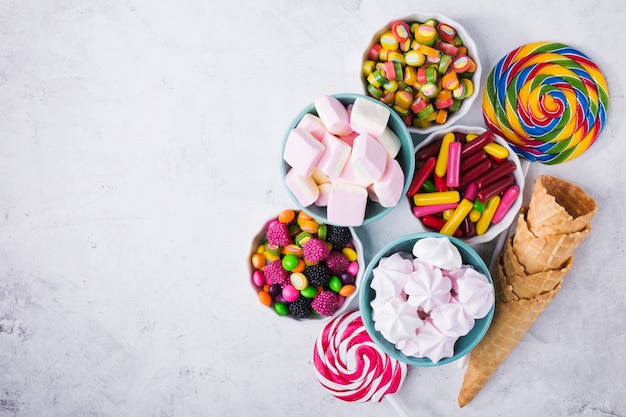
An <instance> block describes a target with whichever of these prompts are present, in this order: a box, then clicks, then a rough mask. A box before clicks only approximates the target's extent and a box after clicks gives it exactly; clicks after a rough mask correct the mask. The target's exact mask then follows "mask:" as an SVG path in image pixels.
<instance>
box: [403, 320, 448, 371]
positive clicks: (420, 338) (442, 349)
mask: <svg viewBox="0 0 626 417" xmlns="http://www.w3.org/2000/svg"><path fill="white" fill-rule="evenodd" d="M457 340H458V337H450V336H446V335H445V334H443V333H442V332H441V331H440V330H439V329H438V328H437V327H435V325H434V324H433V322H432V320H431V319H426V320H424V321H423V324H422V327H420V328H419V329H418V330H417V332H416V335H415V338H414V339H413V340H412V341H411V342H412V343H414V344H415V347H416V349H417V351H418V353H417V354H416V355H413V356H417V357H421V358H428V359H430V360H431V361H432V362H433V363H437V362H439V361H440V360H441V359H443V358H449V357H450V356H453V355H454V344H455V343H456V341H457Z"/></svg>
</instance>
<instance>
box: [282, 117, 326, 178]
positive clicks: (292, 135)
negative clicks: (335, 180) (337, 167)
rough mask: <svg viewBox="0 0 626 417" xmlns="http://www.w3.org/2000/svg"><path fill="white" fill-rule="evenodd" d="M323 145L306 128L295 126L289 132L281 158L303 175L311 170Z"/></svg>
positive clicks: (320, 153)
mask: <svg viewBox="0 0 626 417" xmlns="http://www.w3.org/2000/svg"><path fill="white" fill-rule="evenodd" d="M323 152H324V145H322V144H321V142H320V141H318V140H317V139H315V138H314V137H313V135H311V134H310V133H309V132H307V131H306V130H304V129H302V128H300V127H296V128H295V129H292V130H291V132H289V136H288V137H287V141H286V143H285V151H284V152H283V159H284V160H285V162H287V163H288V164H289V165H290V166H291V167H292V168H293V169H295V170H296V171H298V173H299V174H300V175H302V176H303V177H308V176H309V175H311V173H312V172H313V169H314V168H315V166H316V165H317V162H318V161H319V159H320V157H321V156H322V153H323Z"/></svg>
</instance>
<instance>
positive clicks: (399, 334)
mask: <svg viewBox="0 0 626 417" xmlns="http://www.w3.org/2000/svg"><path fill="white" fill-rule="evenodd" d="M420 327H422V320H421V319H420V318H419V317H418V316H417V311H416V309H415V308H414V307H412V306H411V305H409V304H408V303H406V302H404V300H399V299H398V298H392V299H390V300H388V301H387V302H386V303H384V304H383V305H382V307H381V308H379V309H378V311H377V313H376V320H375V321H374V328H375V329H376V330H378V331H379V332H380V333H381V334H382V335H383V337H384V338H385V339H387V340H388V341H390V342H391V343H393V344H396V343H398V342H399V341H401V340H403V339H408V338H411V337H414V336H415V332H416V330H417V329H419V328H420Z"/></svg>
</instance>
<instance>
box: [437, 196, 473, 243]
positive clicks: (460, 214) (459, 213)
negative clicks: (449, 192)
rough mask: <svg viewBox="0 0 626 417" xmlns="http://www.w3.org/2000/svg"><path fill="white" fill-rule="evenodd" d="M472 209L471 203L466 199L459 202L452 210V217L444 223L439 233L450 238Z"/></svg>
mask: <svg viewBox="0 0 626 417" xmlns="http://www.w3.org/2000/svg"><path fill="white" fill-rule="evenodd" d="M473 207H474V204H473V203H472V202H471V201H469V200H466V199H463V200H461V202H460V203H459V205H458V206H456V208H455V209H454V212H453V213H452V216H450V218H449V219H448V220H447V221H446V224H444V225H443V227H442V228H441V230H440V231H439V233H441V234H443V235H448V236H452V235H453V234H454V232H456V229H458V228H459V226H460V225H461V222H462V221H463V219H465V217H466V216H467V215H468V214H469V212H470V211H472V208H473Z"/></svg>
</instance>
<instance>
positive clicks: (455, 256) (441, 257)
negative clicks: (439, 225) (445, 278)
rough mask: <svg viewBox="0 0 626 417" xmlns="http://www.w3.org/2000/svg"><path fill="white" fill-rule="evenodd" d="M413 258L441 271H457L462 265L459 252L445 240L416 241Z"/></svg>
mask: <svg viewBox="0 0 626 417" xmlns="http://www.w3.org/2000/svg"><path fill="white" fill-rule="evenodd" d="M413 256H415V257H416V258H418V259H421V260H422V261H424V262H428V263H430V264H432V265H433V266H436V267H439V268H441V269H458V268H460V267H461V265H462V264H463V260H462V259H461V253H460V252H459V250H458V249H457V248H456V246H454V245H453V244H452V242H450V240H449V239H445V238H436V237H427V238H424V239H420V240H418V241H417V242H415V245H413Z"/></svg>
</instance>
